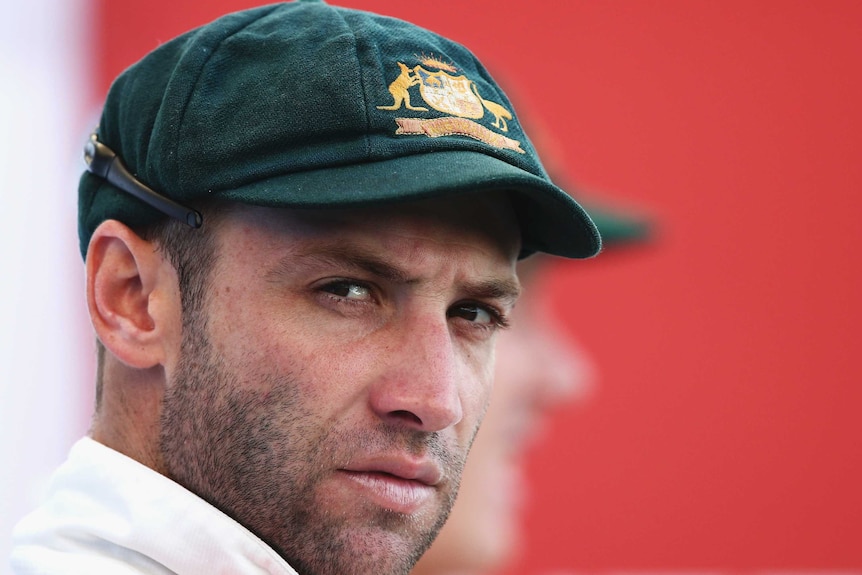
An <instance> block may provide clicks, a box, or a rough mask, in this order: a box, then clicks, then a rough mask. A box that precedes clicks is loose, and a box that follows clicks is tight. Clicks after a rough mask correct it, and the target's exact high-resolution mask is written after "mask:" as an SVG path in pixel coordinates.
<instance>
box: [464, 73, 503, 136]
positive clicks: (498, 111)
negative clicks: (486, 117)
mask: <svg viewBox="0 0 862 575" xmlns="http://www.w3.org/2000/svg"><path fill="white" fill-rule="evenodd" d="M470 84H471V85H472V86H473V91H474V92H475V93H476V97H477V98H479V100H480V101H481V102H482V105H483V106H485V107H486V108H487V109H488V111H489V112H491V113H492V114H494V118H495V119H494V122H493V125H494V126H496V127H498V128H500V129H501V130H503V131H504V132H508V131H509V126H508V124H506V120H511V119H512V112H510V111H509V110H507V109H506V108H504V107H503V106H501V105H500V104H498V103H497V102H492V101H490V100H486V99H485V98H483V97H482V96H480V95H479V91H478V90H477V89H476V84H473V82H470Z"/></svg>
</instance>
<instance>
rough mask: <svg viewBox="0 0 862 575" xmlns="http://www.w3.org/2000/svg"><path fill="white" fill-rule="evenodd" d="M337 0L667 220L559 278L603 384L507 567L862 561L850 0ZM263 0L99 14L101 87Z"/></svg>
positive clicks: (170, 0)
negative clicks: (518, 110)
mask: <svg viewBox="0 0 862 575" xmlns="http://www.w3.org/2000/svg"><path fill="white" fill-rule="evenodd" d="M333 3H336V4H339V5H344V6H349V7H354V8H362V9H368V10H372V11H377V12H381V13H384V14H388V15H392V16H397V17H401V18H404V19H407V20H411V21H413V22H415V23H417V24H420V25H423V26H426V27H428V28H431V29H434V30H435V31H437V32H440V33H442V34H444V35H447V36H450V37H452V38H453V39H456V40H459V41H461V42H463V43H464V44H466V45H467V46H469V47H470V48H471V49H472V50H473V51H474V52H475V53H477V54H478V55H479V56H480V57H481V58H482V59H484V60H486V61H487V63H489V64H490V65H491V67H492V69H493V70H499V71H502V72H503V74H504V79H505V81H506V83H507V84H512V85H515V86H516V87H517V88H516V93H517V99H518V102H519V103H520V106H521V107H522V108H529V110H530V114H531V116H535V117H536V118H537V119H538V120H539V121H540V122H541V123H543V124H545V125H546V126H547V128H548V130H549V131H551V132H552V133H553V136H554V138H555V139H556V140H559V142H560V149H559V150H558V152H559V156H560V158H561V159H562V161H563V162H564V163H565V165H566V167H567V172H568V175H569V177H570V178H571V179H573V180H575V181H577V182H579V183H580V184H581V185H582V186H583V187H584V188H586V189H590V190H599V191H601V194H598V193H596V196H597V197H602V198H608V197H610V198H613V199H616V200H618V201H619V202H621V203H624V204H625V205H629V206H637V207H640V208H642V209H643V210H645V211H646V212H647V213H649V214H651V215H652V216H653V217H654V219H655V221H656V222H657V224H658V234H657V236H656V238H655V240H654V241H653V242H652V243H651V244H650V245H648V246H645V247H641V248H638V249H634V250H626V251H624V252H621V253H608V254H605V255H603V256H601V257H599V258H597V259H596V260H594V261H590V262H578V263H565V264H560V265H559V266H557V268H556V269H555V270H554V276H553V278H552V280H551V282H550V288H551V290H552V294H553V297H552V300H551V302H550V303H551V304H552V305H554V306H555V307H556V308H557V309H559V313H560V316H561V317H562V318H563V319H564V320H565V321H566V322H567V324H568V325H570V326H571V330H572V333H573V334H575V335H576V336H577V337H578V339H579V340H580V341H581V342H582V343H583V344H584V346H585V347H587V348H588V350H589V351H590V352H591V353H592V354H593V355H594V357H595V358H596V361H597V363H598V364H599V365H600V367H601V370H602V380H601V385H600V388H599V389H598V392H597V393H596V394H595V395H594V397H592V399H591V400H590V402H589V403H587V404H584V405H579V406H573V407H572V408H571V409H568V410H566V411H565V413H562V414H560V417H559V418H557V419H556V420H555V421H554V425H553V427H552V430H553V438H552V439H551V440H550V441H549V442H548V443H547V444H545V445H544V446H543V447H542V448H541V449H540V451H539V452H538V453H537V454H536V455H535V457H533V459H532V460H531V476H532V479H533V481H534V484H535V489H536V492H535V493H534V497H533V501H532V507H531V510H530V513H529V515H528V517H527V519H526V526H527V528H528V542H527V554H526V556H525V558H524V560H523V561H522V562H521V563H520V564H518V565H516V566H514V568H513V569H512V573H523V572H531V573H539V572H543V571H549V570H558V571H561V570H569V571H573V570H577V571H580V572H585V571H599V570H609V569H623V570H628V569H632V570H680V569H725V570H760V569H792V570H799V569H846V568H860V567H862V544H860V540H862V489H860V485H862V424H860V422H859V419H860V416H859V414H860V412H862V386H860V384H859V381H860V380H862V377H860V376H862V361H860V359H862V358H860V355H862V349H860V336H859V335H858V333H857V332H858V330H859V325H860V323H862V305H860V302H859V294H860V292H862V289H860V288H862V271H860V263H862V262H860V247H862V241H860V240H862V231H860V225H859V224H858V220H859V219H860V215H862V194H860V188H862V161H860V156H862V136H860V132H862V111H860V104H862V40H860V38H862V3H859V2H855V1H849V0H848V1H839V0H835V1H830V2H823V3H815V2H805V1H798V0H787V1H777V0H774V1H760V2H749V1H743V0H730V1H725V2H716V1H707V0H702V1H697V2H692V1H688V0H678V1H673V0H660V1H654V2H643V1H640V0H618V1H614V2H600V1H584V0H581V1H568V2H533V3H526V2H522V3H508V2H499V1H496V0H471V1H470V2H463V1H454V0H448V1H446V0H444V1H438V2H434V3H430V2H426V3H407V2H397V1H394V0H349V1H348V0H339V1H335V2H333ZM253 4H256V3H255V2H249V1H245V2H243V1H240V0H209V1H208V2H199V1H194V0H149V1H147V2H143V1H132V0H123V1H121V2H116V1H113V2H112V1H108V0H100V1H99V2H98V3H97V5H98V10H97V14H98V17H99V18H100V25H99V27H98V30H99V36H98V46H99V48H98V51H97V52H96V62H97V63H98V68H97V69H98V87H99V89H100V93H104V92H105V91H106V90H107V87H108V84H109V82H110V79H111V78H113V77H114V76H115V75H116V74H118V73H119V72H120V71H121V70H122V69H123V68H124V67H126V66H127V65H129V64H130V63H132V62H133V61H135V60H136V59H138V58H139V57H141V56H142V55H143V54H145V53H146V52H147V51H149V50H151V49H152V48H154V47H155V46H156V45H157V44H158V43H159V42H162V41H165V40H168V39H169V38H171V37H173V36H174V35H176V34H178V33H180V32H182V31H184V30H186V29H188V28H190V27H192V26H195V25H198V24H202V23H204V22H206V21H208V20H210V19H212V18H214V17H216V16H218V15H220V14H222V13H224V12H226V11H229V10H233V9H238V8H243V7H247V6H250V5H253Z"/></svg>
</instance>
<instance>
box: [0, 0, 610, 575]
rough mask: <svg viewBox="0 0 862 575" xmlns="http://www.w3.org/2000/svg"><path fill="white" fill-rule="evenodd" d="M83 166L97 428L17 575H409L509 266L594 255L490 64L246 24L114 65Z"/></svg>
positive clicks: (388, 39) (23, 528) (364, 19)
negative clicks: (543, 256) (535, 257)
mask: <svg viewBox="0 0 862 575" xmlns="http://www.w3.org/2000/svg"><path fill="white" fill-rule="evenodd" d="M479 95H481V96H479ZM420 103H421V105H420ZM489 103H490V104H493V105H490V104H489ZM503 112H505V114H503ZM501 115H502V116H503V117H505V120H506V122H505V123H503V122H500V118H501ZM509 116H511V118H510V117H509ZM87 159H88V163H89V170H88V172H87V173H85V174H84V175H83V176H82V179H81V184H80V187H79V232H80V245H81V251H82V254H83V255H84V257H85V262H86V270H87V301H88V305H89V310H90V316H91V320H92V323H93V326H94V329H95V332H96V334H97V336H98V339H99V342H100V351H99V359H100V361H99V368H98V382H97V402H96V412H95V415H94V418H93V426H92V430H91V437H89V438H85V439H83V440H81V441H80V442H79V443H78V444H76V445H75V447H74V448H73V450H72V452H71V454H70V457H69V460H68V461H67V462H66V464H64V465H63V466H62V467H61V468H60V470H58V472H57V474H56V476H55V478H54V480H53V482H52V485H51V487H50V489H49V493H48V499H47V501H46V503H45V504H44V505H43V507H41V508H40V509H39V510H37V511H36V512H35V513H34V514H32V515H31V516H29V517H28V518H25V519H24V520H23V521H22V523H21V524H20V525H19V526H18V528H17V529H16V535H15V541H16V542H15V548H14V550H13V554H12V562H13V567H14V568H15V569H16V570H17V572H19V573H36V572H38V573H45V572H51V573H54V572H56V573H103V572H104V573H181V574H186V573H297V572H298V573H301V574H303V575H307V574H349V573H374V574H387V573H406V572H408V571H409V570H410V568H411V567H412V565H413V563H414V562H415V561H416V560H417V559H418V557H419V556H420V555H421V553H422V552H423V551H424V550H425V549H426V548H427V546H428V545H429V544H430V543H431V541H432V540H433V538H434V536H435V534H436V533H437V531H438V530H439V529H440V526H441V525H442V524H443V522H444V521H445V519H446V516H447V514H448V512H449V509H450V508H451V506H452V503H453V501H454V498H455V495H456V492H457V488H458V483H459V479H460V475H461V470H462V468H463V465H464V461H465V458H466V455H467V452H468V450H469V448H470V444H471V442H472V440H473V437H474V435H475V433H476V430H477V428H478V425H479V423H480V421H481V418H482V414H483V412H484V410H485V407H486V405H487V401H488V397H489V393H490V389H491V380H492V372H493V359H494V342H495V339H496V335H497V333H498V332H499V331H500V330H501V328H503V327H505V326H506V325H507V324H508V319H507V318H508V315H509V314H510V313H511V310H512V308H513V306H514V303H515V300H516V298H517V296H518V293H519V289H520V288H519V284H518V280H517V277H516V274H515V261H516V260H517V259H518V258H519V257H524V256H527V255H529V254H531V253H533V252H536V251H545V252H549V253H554V254H558V255H563V256H568V257H589V256H592V255H594V254H596V253H597V252H598V250H599V249H600V241H599V237H598V233H597V230H596V229H595V226H594V224H593V223H592V221H591V220H590V219H589V217H587V216H586V214H585V212H584V211H583V210H582V209H581V208H580V206H578V205H577V204H576V203H575V202H574V201H572V200H571V199H570V198H569V197H568V196H567V195H566V194H565V193H564V192H562V190H560V189H559V188H557V187H556V186H554V185H553V184H552V183H551V182H550V181H549V180H548V178H547V175H546V174H545V172H544V170H543V168H542V167H541V164H540V163H539V161H538V158H537V157H536V154H535V150H534V149H533V147H532V145H531V144H530V142H529V140H528V139H527V138H526V136H525V135H524V134H523V132H522V130H521V128H520V126H519V124H518V122H517V118H516V117H515V116H514V113H513V110H512V108H511V104H510V103H509V102H508V100H507V99H506V98H505V95H504V94H503V93H502V92H501V91H500V90H499V88H498V87H497V86H496V84H495V83H494V82H493V80H492V79H491V78H490V76H489V75H488V74H487V72H486V71H485V69H484V68H483V67H482V66H481V64H480V63H479V62H477V61H476V60H475V58H474V57H473V56H472V55H471V54H470V53H469V52H468V51H467V50H465V49H464V48H462V47H461V46H459V45H457V44H455V43H452V42H450V41H448V40H446V39H444V38H441V37H439V36H437V35H435V34H433V33H431V32H428V31H425V30H422V29H419V28H416V27H415V26H412V25H410V24H407V23H405V22H401V21H397V20H393V19H388V18H383V17H380V16H377V15H373V14H369V13H363V12H356V11H350V10H344V9H339V8H335V7H330V6H328V5H326V4H324V3H322V2H312V1H305V2H303V1H299V2H293V3H286V4H278V5H272V6H266V7H261V8H257V9H252V10H248V11H244V12H239V13H235V14H232V15H228V16H226V17H224V18H222V19H220V20H217V21H215V22H213V23H211V24H209V25H207V26H204V27H202V28H200V29H198V30H194V31H192V32H190V33H188V34H186V35H183V36H180V37H179V38H177V39H175V40H173V41H171V42H168V43H166V44H164V45H162V46H161V47H159V48H158V49H157V50H155V51H154V52H152V53H151V54H149V55H148V56H146V57H145V58H144V59H143V60H142V61H141V62H139V63H138V64H136V65H135V66H133V67H132V68H130V69H129V70H127V71H126V72H125V73H124V74H123V75H121V76H120V77H119V78H118V79H117V80H116V81H115V83H114V85H113V86H112V88H111V91H110V93H109V94H108V97H107V101H106V104H105V109H104V112H103V115H102V118H101V121H100V125H99V128H98V131H97V133H96V134H94V135H93V138H92V139H91V141H90V142H89V143H88V147H87ZM294 570H295V571H294Z"/></svg>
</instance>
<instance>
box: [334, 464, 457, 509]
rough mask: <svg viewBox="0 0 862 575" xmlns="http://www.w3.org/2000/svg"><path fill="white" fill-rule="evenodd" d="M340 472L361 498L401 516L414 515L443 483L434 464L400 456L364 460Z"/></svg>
mask: <svg viewBox="0 0 862 575" xmlns="http://www.w3.org/2000/svg"><path fill="white" fill-rule="evenodd" d="M339 471H340V472H341V473H342V475H343V477H345V478H346V479H347V480H349V481H350V482H351V483H352V484H353V485H354V486H355V487H356V488H357V489H358V490H359V491H361V493H362V494H363V496H364V497H367V498H368V499H369V500H371V501H373V502H374V503H376V504H377V505H379V506H380V507H383V508H384V509H388V510H390V511H394V512H396V513H403V514H412V513H415V512H417V511H418V510H420V509H421V508H422V507H423V506H426V505H428V504H429V503H431V502H432V500H433V499H434V498H435V496H436V494H437V493H436V492H437V490H438V487H437V486H438V485H439V484H440V483H441V481H442V480H443V473H442V470H441V469H440V467H439V466H438V465H437V464H436V463H434V462H432V461H429V460H415V459H410V458H402V457H370V458H365V459H363V460H362V461H353V462H351V464H350V465H349V466H348V467H347V468H344V469H340V470H339Z"/></svg>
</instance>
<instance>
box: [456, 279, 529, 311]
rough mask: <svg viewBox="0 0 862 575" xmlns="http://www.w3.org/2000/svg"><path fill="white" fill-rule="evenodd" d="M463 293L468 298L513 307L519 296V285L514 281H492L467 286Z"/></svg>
mask: <svg viewBox="0 0 862 575" xmlns="http://www.w3.org/2000/svg"><path fill="white" fill-rule="evenodd" d="M464 291H465V292H466V293H467V296H468V297H471V298H476V299H480V300H483V299H495V300H502V301H504V302H506V304H507V305H515V301H516V300H517V299H518V297H519V296H520V295H521V285H520V284H519V283H518V281H517V280H516V279H514V278H513V279H493V280H486V281H479V282H473V283H470V284H468V285H467V286H466V287H465V289H464Z"/></svg>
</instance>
